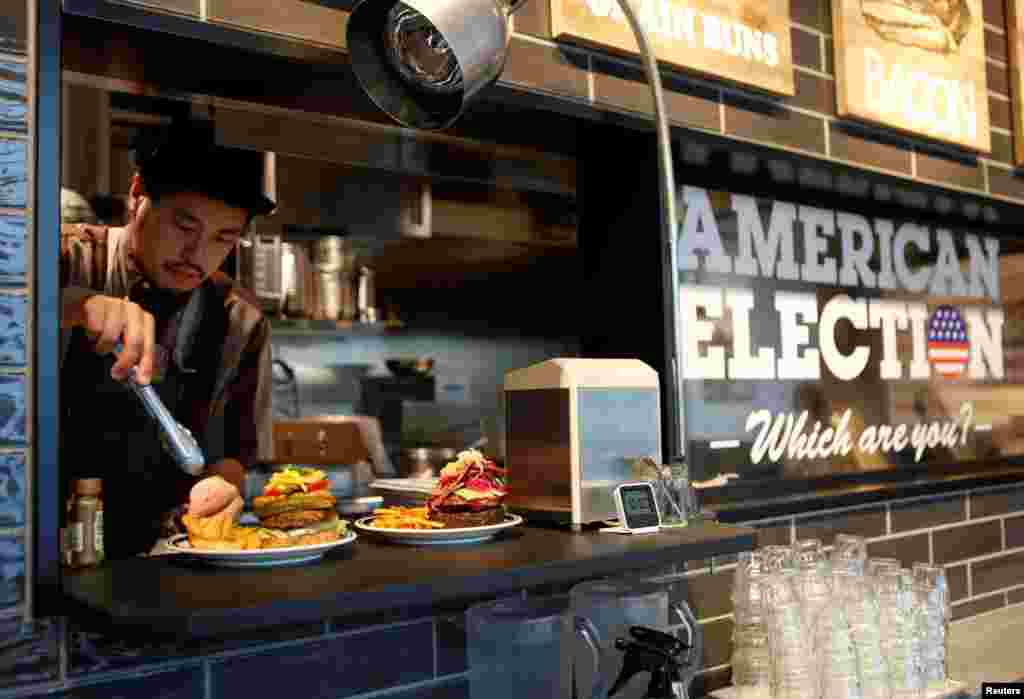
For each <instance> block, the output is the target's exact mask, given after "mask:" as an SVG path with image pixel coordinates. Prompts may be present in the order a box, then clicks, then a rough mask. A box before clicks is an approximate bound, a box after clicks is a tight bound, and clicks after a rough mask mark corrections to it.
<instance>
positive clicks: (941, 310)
mask: <svg viewBox="0 0 1024 699" xmlns="http://www.w3.org/2000/svg"><path fill="white" fill-rule="evenodd" d="M968 356H970V344H969V343H968V342H967V324H966V323H964V319H963V316H961V315H960V311H958V310H956V309H955V308H953V307H952V306H939V307H938V308H936V309H935V312H934V313H933V314H932V317H931V320H929V321H928V361H929V362H930V363H931V365H932V370H933V371H935V372H936V373H937V374H939V375H940V376H944V377H946V378H950V379H955V378H957V377H959V376H961V375H963V373H964V369H966V368H967V358H968Z"/></svg>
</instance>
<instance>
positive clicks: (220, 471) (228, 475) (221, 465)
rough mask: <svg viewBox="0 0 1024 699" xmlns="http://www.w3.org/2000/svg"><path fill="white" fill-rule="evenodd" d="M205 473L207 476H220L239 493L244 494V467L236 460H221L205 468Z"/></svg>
mask: <svg viewBox="0 0 1024 699" xmlns="http://www.w3.org/2000/svg"><path fill="white" fill-rule="evenodd" d="M206 471H207V475H208V476H220V477H221V478H223V479H224V480H226V481H227V482H228V483H230V484H231V485H233V486H235V487H236V488H238V492H239V493H243V494H244V493H245V467H243V466H242V464H241V462H239V461H237V460H236V459H221V460H220V461H218V462H217V463H215V464H212V465H210V466H207V467H206Z"/></svg>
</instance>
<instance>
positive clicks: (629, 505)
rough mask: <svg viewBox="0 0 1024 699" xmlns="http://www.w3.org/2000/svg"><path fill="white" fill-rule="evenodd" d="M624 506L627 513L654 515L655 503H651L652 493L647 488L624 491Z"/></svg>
mask: <svg viewBox="0 0 1024 699" xmlns="http://www.w3.org/2000/svg"><path fill="white" fill-rule="evenodd" d="M622 506H623V507H624V508H625V509H626V512H630V513H634V514H638V515H653V514H654V502H652V501H651V491H649V490H647V489H646V488H644V489H642V490H641V489H637V490H633V489H629V490H624V491H622Z"/></svg>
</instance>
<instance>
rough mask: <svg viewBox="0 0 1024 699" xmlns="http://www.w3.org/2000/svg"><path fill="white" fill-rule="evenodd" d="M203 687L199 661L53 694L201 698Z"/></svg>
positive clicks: (75, 698) (96, 698)
mask: <svg viewBox="0 0 1024 699" xmlns="http://www.w3.org/2000/svg"><path fill="white" fill-rule="evenodd" d="M203 687H204V679H203V668H202V666H201V665H200V664H199V663H196V664H195V665H194V666H192V667H187V668H182V669H180V670H174V671H171V672H161V673H157V674H155V675H147V676H146V677H139V678H134V679H124V680H120V681H117V682H104V683H101V684H94V685H85V686H78V687H74V688H72V689H69V690H67V691H65V692H61V693H59V694H56V695H53V696H55V697H58V698H59V699H199V698H201V697H202V696H203ZM252 696H253V697H257V696H262V695H260V694H253V695H252Z"/></svg>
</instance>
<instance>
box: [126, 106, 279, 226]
mask: <svg viewBox="0 0 1024 699" xmlns="http://www.w3.org/2000/svg"><path fill="white" fill-rule="evenodd" d="M135 165H136V167H137V168H138V170H139V174H140V175H142V181H143V184H144V185H145V188H146V192H147V193H148V194H150V195H151V196H153V197H154V198H157V199H159V198H160V197H162V196H164V195H169V194H177V193H179V192H196V193H197V194H205V195H206V196H208V197H210V198H211V199H217V200H219V201H223V202H224V203H225V204H229V205H231V206H237V207H238V208H240V209H245V210H246V211H248V212H249V214H250V215H252V216H266V215H267V214H269V213H270V212H271V211H273V210H274V208H275V207H276V204H275V203H274V202H273V201H272V200H271V199H270V198H269V197H267V195H266V194H264V193H263V153H261V152H259V151H250V150H243V149H240V148H228V147H226V146H220V145H217V144H216V143H215V142H214V134H213V125H212V123H210V122H203V121H198V120H188V121H178V122H175V123H173V124H171V125H170V126H169V127H167V128H165V129H163V130H161V131H159V132H155V133H149V134H144V135H143V136H142V137H141V138H140V139H139V140H138V141H137V142H136V144H135Z"/></svg>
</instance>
